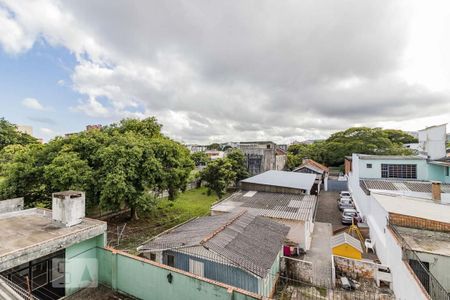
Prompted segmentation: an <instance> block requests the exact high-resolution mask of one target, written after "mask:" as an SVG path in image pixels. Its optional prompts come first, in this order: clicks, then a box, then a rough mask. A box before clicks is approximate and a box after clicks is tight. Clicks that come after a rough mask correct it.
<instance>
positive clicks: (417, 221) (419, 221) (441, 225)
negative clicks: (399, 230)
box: [389, 213, 450, 232]
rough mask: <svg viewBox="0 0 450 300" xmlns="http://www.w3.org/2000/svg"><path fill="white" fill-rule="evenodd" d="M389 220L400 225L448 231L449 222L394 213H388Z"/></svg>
mask: <svg viewBox="0 0 450 300" xmlns="http://www.w3.org/2000/svg"><path fill="white" fill-rule="evenodd" d="M389 222H390V223H391V224H393V225H397V226H402V227H409V228H418V229H426V230H434V231H443V232H450V223H445V222H439V221H433V220H428V219H423V218H418V217H412V216H405V215H401V214H396V213H389Z"/></svg>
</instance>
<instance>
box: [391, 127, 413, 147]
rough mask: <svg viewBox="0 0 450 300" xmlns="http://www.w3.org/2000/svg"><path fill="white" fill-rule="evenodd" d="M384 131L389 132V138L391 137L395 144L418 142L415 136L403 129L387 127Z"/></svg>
mask: <svg viewBox="0 0 450 300" xmlns="http://www.w3.org/2000/svg"><path fill="white" fill-rule="evenodd" d="M384 133H385V134H387V137H388V139H390V140H391V142H393V143H395V144H399V145H403V144H411V143H417V142H418V140H417V139H416V138H415V137H414V136H412V135H411V134H409V133H407V132H404V131H403V130H398V129H385V130H384Z"/></svg>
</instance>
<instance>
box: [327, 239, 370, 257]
mask: <svg viewBox="0 0 450 300" xmlns="http://www.w3.org/2000/svg"><path fill="white" fill-rule="evenodd" d="M331 248H332V251H333V255H338V256H343V257H348V258H353V259H362V253H363V249H362V246H361V243H360V241H359V240H358V239H356V238H354V237H352V236H351V235H349V234H348V233H346V232H343V233H341V234H338V235H335V236H333V237H332V238H331Z"/></svg>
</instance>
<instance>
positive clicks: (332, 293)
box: [274, 276, 395, 300]
mask: <svg viewBox="0 0 450 300" xmlns="http://www.w3.org/2000/svg"><path fill="white" fill-rule="evenodd" d="M275 295H276V296H275V297H274V298H275V299H277V300H394V299H395V297H394V295H392V294H384V293H378V292H364V291H346V290H342V289H336V288H334V289H332V288H325V287H324V284H322V283H320V282H314V283H305V282H302V281H299V280H294V279H292V278H287V277H283V276H281V277H280V278H279V280H278V283H277V287H276V294H275Z"/></svg>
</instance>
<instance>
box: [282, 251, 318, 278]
mask: <svg viewBox="0 0 450 300" xmlns="http://www.w3.org/2000/svg"><path fill="white" fill-rule="evenodd" d="M281 266H282V271H284V272H285V274H286V277H288V278H290V279H293V280H299V281H302V282H307V283H313V277H314V274H313V272H314V271H313V264H312V262H309V261H305V260H300V259H296V258H292V257H285V256H283V257H282V262H281Z"/></svg>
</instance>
